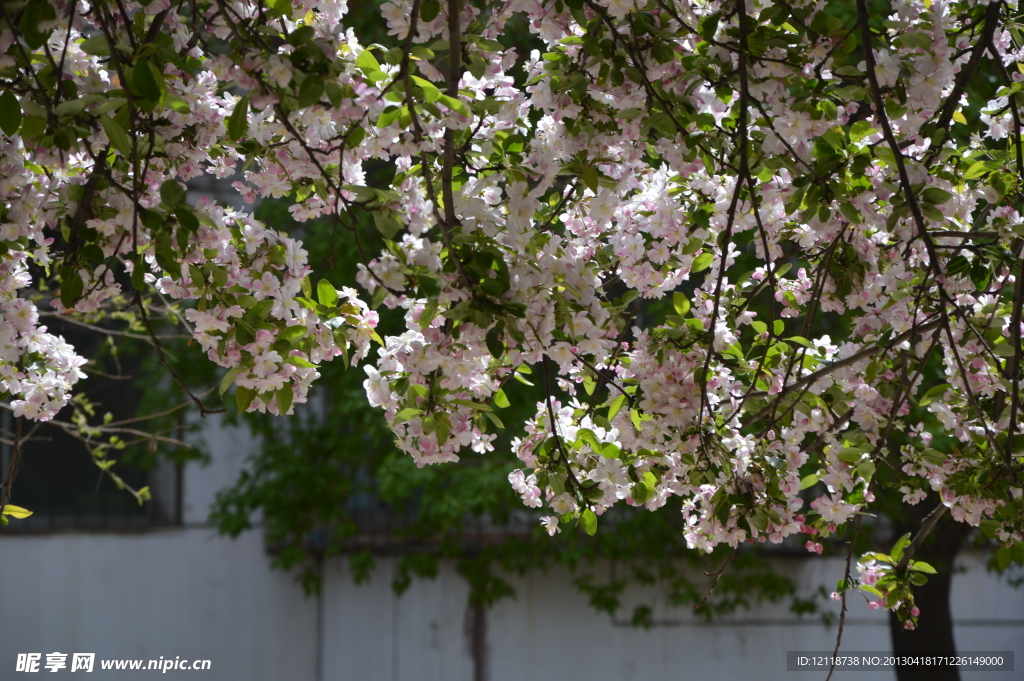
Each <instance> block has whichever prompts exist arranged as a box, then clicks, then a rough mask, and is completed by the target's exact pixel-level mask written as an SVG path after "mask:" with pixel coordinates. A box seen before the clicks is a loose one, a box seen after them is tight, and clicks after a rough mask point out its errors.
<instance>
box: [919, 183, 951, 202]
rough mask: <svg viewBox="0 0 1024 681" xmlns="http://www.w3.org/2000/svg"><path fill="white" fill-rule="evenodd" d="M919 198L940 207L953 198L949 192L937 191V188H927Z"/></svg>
mask: <svg viewBox="0 0 1024 681" xmlns="http://www.w3.org/2000/svg"><path fill="white" fill-rule="evenodd" d="M921 198H922V199H924V200H925V201H927V202H928V203H932V204H935V205H936V206H941V205H942V204H944V203H946V202H947V201H949V200H950V199H951V198H953V194H952V193H951V192H947V191H946V190H945V189H939V188H938V187H928V188H927V189H925V190H924V191H923V192H921Z"/></svg>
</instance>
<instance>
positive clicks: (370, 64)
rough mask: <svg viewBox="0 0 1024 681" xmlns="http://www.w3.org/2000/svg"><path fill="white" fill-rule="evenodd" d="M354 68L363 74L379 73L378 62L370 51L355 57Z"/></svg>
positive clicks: (364, 51)
mask: <svg viewBox="0 0 1024 681" xmlns="http://www.w3.org/2000/svg"><path fill="white" fill-rule="evenodd" d="M356 66H358V67H359V68H360V69H361V70H362V71H363V73H373V72H374V71H380V62H379V61H377V58H376V57H374V56H373V52H371V51H370V50H363V51H362V52H360V53H359V56H358V57H356ZM307 80H308V78H307Z"/></svg>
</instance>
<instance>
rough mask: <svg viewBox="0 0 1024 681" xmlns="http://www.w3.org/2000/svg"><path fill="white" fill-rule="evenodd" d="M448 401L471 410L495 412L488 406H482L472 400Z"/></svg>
mask: <svg viewBox="0 0 1024 681" xmlns="http://www.w3.org/2000/svg"><path fill="white" fill-rule="evenodd" d="M448 401H449V402H450V403H452V404H458V405H461V406H463V407H469V408H470V409H476V410H477V411H494V410H493V409H491V408H490V407H489V406H487V405H486V404H480V403H479V402H474V401H472V400H459V399H455V400H448Z"/></svg>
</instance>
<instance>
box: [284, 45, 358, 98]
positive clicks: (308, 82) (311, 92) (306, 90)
mask: <svg viewBox="0 0 1024 681" xmlns="http://www.w3.org/2000/svg"><path fill="white" fill-rule="evenodd" d="M363 54H370V52H369V50H363ZM360 56H362V55H360ZM370 59H373V55H372V54H370ZM374 61H376V60H375V59H374ZM323 93H324V79H323V78H322V77H320V76H319V75H317V74H314V73H311V74H309V75H307V76H306V79H305V80H304V81H302V86H301V87H300V88H299V108H302V109H305V108H306V107H310V106H313V105H314V104H316V103H317V102H319V101H320V96H321V95H323Z"/></svg>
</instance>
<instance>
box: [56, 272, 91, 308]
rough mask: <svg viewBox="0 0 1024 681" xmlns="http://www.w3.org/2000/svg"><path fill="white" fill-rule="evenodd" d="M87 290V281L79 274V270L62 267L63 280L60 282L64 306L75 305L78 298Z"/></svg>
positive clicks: (61, 298) (61, 299)
mask: <svg viewBox="0 0 1024 681" xmlns="http://www.w3.org/2000/svg"><path fill="white" fill-rule="evenodd" d="M84 292H85V283H84V282H83V281H82V278H81V277H80V276H78V272H77V271H75V269H74V268H73V267H64V268H62V269H61V282H60V303H61V305H63V306H64V307H67V308H71V307H74V306H75V303H76V302H78V299H79V298H81V297H82V293H84Z"/></svg>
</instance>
